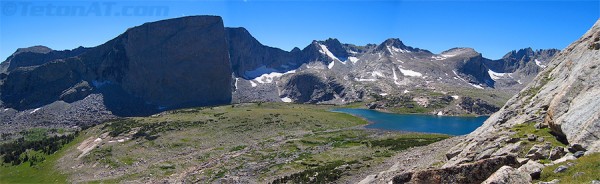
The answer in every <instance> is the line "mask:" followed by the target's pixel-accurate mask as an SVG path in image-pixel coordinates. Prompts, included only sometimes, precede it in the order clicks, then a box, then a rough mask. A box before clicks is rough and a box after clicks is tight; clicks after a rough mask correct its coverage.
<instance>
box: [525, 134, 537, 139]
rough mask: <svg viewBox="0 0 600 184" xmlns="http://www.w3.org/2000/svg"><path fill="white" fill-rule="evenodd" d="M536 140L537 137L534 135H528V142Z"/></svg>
mask: <svg viewBox="0 0 600 184" xmlns="http://www.w3.org/2000/svg"><path fill="white" fill-rule="evenodd" d="M536 139H537V135H534V134H529V135H527V140H528V141H535V140H536Z"/></svg>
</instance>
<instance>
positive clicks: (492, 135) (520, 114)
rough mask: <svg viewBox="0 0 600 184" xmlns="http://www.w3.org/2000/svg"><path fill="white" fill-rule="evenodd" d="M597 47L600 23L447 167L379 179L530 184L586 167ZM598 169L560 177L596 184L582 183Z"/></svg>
mask: <svg viewBox="0 0 600 184" xmlns="http://www.w3.org/2000/svg"><path fill="white" fill-rule="evenodd" d="M599 49H600V21H598V22H596V24H595V25H594V26H593V27H592V28H591V29H590V30H589V31H588V32H587V33H586V34H585V35H583V37H581V38H580V39H579V40H577V41H575V42H574V43H572V44H571V45H570V46H569V47H567V48H566V49H565V50H564V51H562V52H561V53H560V54H558V55H557V56H556V57H555V58H554V59H553V60H552V61H551V62H550V63H549V65H548V67H547V68H546V69H545V70H544V71H542V72H541V73H540V74H539V75H538V76H537V77H536V78H535V80H534V81H533V82H532V83H531V84H529V85H528V86H527V87H526V88H525V89H523V90H522V91H521V92H520V93H519V94H517V95H516V96H514V97H513V98H512V99H510V100H509V101H508V103H507V104H506V105H505V106H504V107H502V109H500V111H498V112H497V113H495V114H493V115H492V116H491V117H490V118H489V119H488V120H487V121H486V122H485V123H484V125H483V126H481V127H480V128H478V129H477V130H475V131H474V132H473V133H471V134H469V135H467V136H466V137H465V138H464V139H463V140H461V141H459V142H460V143H459V144H458V145H456V146H454V147H453V148H451V149H450V150H449V151H448V152H447V153H446V159H448V161H446V162H444V163H443V166H442V167H441V168H437V169H426V170H412V171H407V172H404V173H400V174H397V175H395V176H393V177H388V178H385V179H381V180H384V181H385V182H393V183H481V182H483V183H531V182H534V181H536V182H538V181H540V179H543V178H540V176H541V175H548V173H550V174H552V173H554V174H561V173H565V172H570V171H569V169H570V168H571V169H573V168H577V167H578V164H585V163H582V162H580V161H578V160H579V159H582V158H586V160H589V159H588V158H589V157H591V158H597V156H596V155H597V154H594V153H597V152H600V100H598V94H600V78H599V77H600V70H598V66H599V65H600V50H599ZM586 162H589V161H586ZM592 163H598V160H592ZM549 168H550V171H548V169H549ZM598 171H599V170H598V168H596V169H592V170H591V171H585V172H583V171H582V172H576V171H572V172H575V173H574V174H573V175H572V176H571V175H569V176H565V177H568V179H569V181H570V179H572V178H577V177H583V176H589V175H591V178H592V179H591V180H594V179H593V178H596V179H595V180H594V181H591V180H590V181H583V182H592V183H594V182H598V181H596V180H598V179H599V178H598V176H597V173H598ZM594 174H596V176H594ZM375 176H377V175H375ZM372 178H373V176H369V177H366V178H365V180H367V181H369V180H370V179H372ZM549 182H550V183H560V182H561V181H560V180H558V179H556V180H553V181H549ZM566 182H567V181H566ZM578 182H581V181H578Z"/></svg>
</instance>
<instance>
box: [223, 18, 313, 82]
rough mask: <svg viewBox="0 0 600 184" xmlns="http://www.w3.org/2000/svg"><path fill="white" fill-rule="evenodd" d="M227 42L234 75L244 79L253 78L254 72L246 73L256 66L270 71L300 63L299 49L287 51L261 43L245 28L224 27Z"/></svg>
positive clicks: (284, 69)
mask: <svg viewBox="0 0 600 184" xmlns="http://www.w3.org/2000/svg"><path fill="white" fill-rule="evenodd" d="M225 30H226V33H227V41H228V44H229V54H230V59H231V67H232V69H233V72H234V73H235V75H236V76H241V77H243V78H246V79H250V78H255V77H257V76H258V75H259V74H262V73H261V72H256V74H251V73H246V72H247V71H253V70H255V69H257V68H261V67H263V66H264V68H269V69H272V71H279V72H281V71H288V70H291V69H293V68H297V67H298V66H300V65H301V64H303V63H302V62H301V61H300V55H301V52H300V50H299V49H295V50H292V51H291V52H287V51H284V50H281V49H278V48H273V47H268V46H265V45H262V44H261V43H260V42H258V40H256V39H255V38H254V37H252V35H250V33H249V32H248V30H246V29H245V28H241V27H240V28H225Z"/></svg>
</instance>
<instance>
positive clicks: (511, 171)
mask: <svg viewBox="0 0 600 184" xmlns="http://www.w3.org/2000/svg"><path fill="white" fill-rule="evenodd" d="M508 183H510V184H520V183H522V184H526V183H531V176H529V174H527V173H525V172H522V171H520V170H517V169H515V168H512V167H510V166H502V167H501V168H500V169H498V171H496V172H495V173H494V174H492V175H491V176H490V177H489V178H488V179H486V180H485V181H483V182H482V184H508Z"/></svg>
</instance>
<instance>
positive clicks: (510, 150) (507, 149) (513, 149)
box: [492, 141, 523, 156]
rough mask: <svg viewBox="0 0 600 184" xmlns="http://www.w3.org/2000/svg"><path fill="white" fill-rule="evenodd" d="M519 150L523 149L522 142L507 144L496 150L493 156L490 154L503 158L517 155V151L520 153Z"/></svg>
mask: <svg viewBox="0 0 600 184" xmlns="http://www.w3.org/2000/svg"><path fill="white" fill-rule="evenodd" d="M521 149H523V142H521V141H519V142H517V143H514V144H508V145H506V146H504V147H501V148H500V149H498V151H496V152H494V154H492V155H493V156H504V155H509V154H515V155H516V154H517V153H519V151H521Z"/></svg>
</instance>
